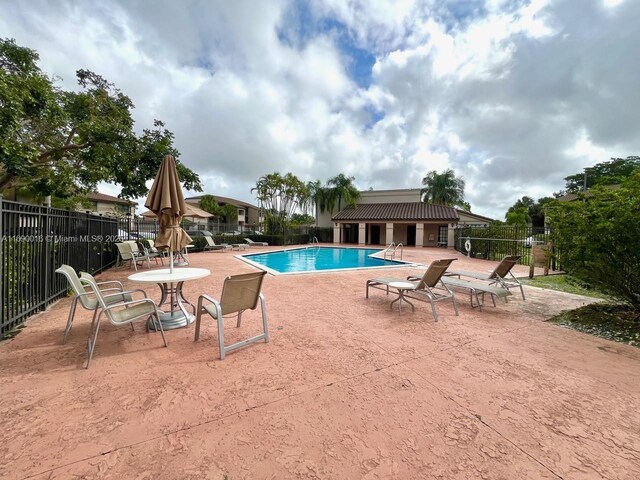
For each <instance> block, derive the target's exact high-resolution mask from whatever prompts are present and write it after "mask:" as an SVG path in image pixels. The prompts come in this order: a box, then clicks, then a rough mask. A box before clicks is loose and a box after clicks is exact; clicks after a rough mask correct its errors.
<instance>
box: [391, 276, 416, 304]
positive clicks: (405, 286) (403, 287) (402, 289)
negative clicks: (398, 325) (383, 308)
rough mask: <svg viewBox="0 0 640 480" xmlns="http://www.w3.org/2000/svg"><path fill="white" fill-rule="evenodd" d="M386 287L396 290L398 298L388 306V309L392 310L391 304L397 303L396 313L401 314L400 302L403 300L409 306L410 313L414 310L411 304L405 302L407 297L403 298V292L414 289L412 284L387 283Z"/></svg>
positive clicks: (402, 282) (400, 282) (401, 282)
mask: <svg viewBox="0 0 640 480" xmlns="http://www.w3.org/2000/svg"><path fill="white" fill-rule="evenodd" d="M388 286H389V287H391V288H395V289H396V290H398V298H396V299H395V300H394V301H392V302H391V304H389V308H393V304H394V303H396V302H398V312H402V301H403V300H404V301H405V302H407V303H408V304H409V305H411V311H412V312H413V311H414V310H415V307H414V306H413V303H411V302H410V301H409V300H407V297H405V296H404V292H405V291H407V290H415V289H416V286H415V284H414V283H412V282H404V281H398V282H389V284H388Z"/></svg>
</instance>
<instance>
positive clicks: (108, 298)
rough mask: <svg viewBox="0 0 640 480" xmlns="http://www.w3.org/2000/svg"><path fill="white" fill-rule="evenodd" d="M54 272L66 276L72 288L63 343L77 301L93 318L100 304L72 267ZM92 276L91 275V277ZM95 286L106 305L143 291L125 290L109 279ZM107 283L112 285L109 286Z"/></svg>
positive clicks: (127, 299)
mask: <svg viewBox="0 0 640 480" xmlns="http://www.w3.org/2000/svg"><path fill="white" fill-rule="evenodd" d="M56 273H60V274H61V275H64V276H65V277H66V278H67V281H68V282H69V286H70V287H71V289H72V290H73V293H74V297H73V301H72V302H71V309H70V310H69V316H68V317H67V325H66V327H65V329H64V337H63V339H62V343H63V344H65V343H66V342H67V338H68V337H69V333H70V332H71V327H72V326H73V319H74V317H75V314H76V307H77V306H78V302H80V305H82V307H83V308H84V309H85V310H90V311H93V319H94V320H95V318H96V315H97V314H98V310H100V308H101V307H100V304H99V303H98V300H97V299H96V297H95V295H94V294H93V292H92V291H87V290H86V288H85V286H84V285H83V284H82V282H81V281H80V278H78V275H77V273H76V271H75V270H74V269H73V267H71V266H69V265H62V266H61V267H60V268H58V269H57V270H56ZM91 278H93V277H91ZM94 281H95V280H94ZM96 285H97V287H98V288H99V289H100V292H101V293H102V294H103V297H104V299H105V303H106V304H107V305H113V304H115V303H120V302H128V301H131V300H132V297H131V294H132V293H133V292H143V293H144V291H143V290H127V291H125V290H124V288H123V286H122V283H120V282H119V281H117V280H111V281H108V282H100V283H96ZM109 285H113V286H112V287H109Z"/></svg>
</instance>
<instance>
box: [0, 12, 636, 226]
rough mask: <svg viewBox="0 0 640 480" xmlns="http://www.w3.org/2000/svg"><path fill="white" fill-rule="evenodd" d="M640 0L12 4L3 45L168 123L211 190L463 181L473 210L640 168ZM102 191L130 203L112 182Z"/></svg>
mask: <svg viewBox="0 0 640 480" xmlns="http://www.w3.org/2000/svg"><path fill="white" fill-rule="evenodd" d="M638 19H640V0H558V1H552V0H530V1H529V0H484V1H482V0H422V1H412V0H323V1H320V0H318V1H315V0H311V1H302V0H299V1H295V0H294V1H277V0H273V1H271V0H259V1H258V0H246V1H244V0H234V1H228V0H219V1H211V0H209V1H205V0H203V1H195V0H192V1H188V0H184V1H175V0H174V1H152V0H147V1H144V0H138V1H135V0H120V1H118V0H100V1H98V0H96V1H75V2H65V1H61V0H59V1H55V2H51V1H35V0H29V1H27V0H24V1H22V0H0V36H2V37H12V38H15V39H16V41H17V43H18V44H19V45H23V46H28V47H30V48H33V49H35V50H37V51H38V52H39V54H40V57H41V62H40V66H41V68H42V69H43V70H44V71H45V72H47V73H49V74H53V75H57V76H59V77H61V79H62V80H61V81H60V83H61V85H62V86H63V87H64V88H68V89H72V88H76V86H75V71H76V70H77V69H79V68H87V69H90V70H93V71H94V72H96V73H99V74H101V75H102V76H104V77H105V78H107V79H108V80H109V81H111V82H113V83H115V84H116V85H117V86H118V87H119V88H120V89H121V90H123V91H124V92H125V93H126V94H127V95H129V96H130V97H131V99H132V100H133V102H134V103H135V105H136V108H135V110H134V118H135V120H136V125H137V128H138V129H139V130H142V129H143V128H145V127H149V126H151V125H152V122H153V119H154V118H158V119H161V120H164V121H165V122H166V124H167V127H168V128H169V129H170V130H171V131H173V132H174V133H175V135H176V141H175V143H176V146H177V148H178V149H179V150H180V152H181V157H180V159H181V161H182V162H184V163H185V164H186V165H187V166H189V167H190V168H192V169H193V170H195V171H196V172H198V173H199V174H200V176H201V179H202V180H203V183H204V186H205V191H206V192H207V193H212V194H218V195H223V196H229V197H234V198H238V199H242V200H245V201H250V202H253V201H254V199H253V196H252V194H251V192H250V189H251V187H252V186H254V185H255V182H256V180H257V179H258V178H259V177H260V176H261V175H263V174H266V173H271V172H274V171H277V172H280V173H282V174H284V173H287V172H289V171H290V172H292V173H294V174H295V175H297V176H298V177H299V178H301V179H302V180H305V181H307V180H316V179H319V180H321V181H323V182H324V181H326V180H327V179H328V178H329V177H331V176H334V175H336V174H338V173H345V174H348V175H352V176H354V177H355V184H356V186H357V187H358V188H360V189H363V190H366V189H369V188H370V187H372V188H374V189H389V188H417V187H420V183H421V179H422V177H424V176H425V175H426V173H427V172H429V171H430V170H438V171H441V170H443V169H445V168H452V169H453V170H454V171H455V172H456V174H457V175H459V176H462V177H463V178H464V179H465V181H466V182H467V187H466V197H467V200H468V201H469V202H470V203H471V206H472V210H473V211H474V212H477V213H480V214H483V215H488V216H492V217H495V218H503V216H504V212H505V210H506V209H507V208H508V207H509V206H510V205H511V204H513V202H514V201H515V200H516V199H517V198H519V197H521V196H522V195H529V196H532V197H534V198H538V197H541V196H545V195H550V194H551V193H552V192H554V191H557V190H560V189H561V188H562V187H563V185H564V182H563V181H562V178H563V177H565V176H567V175H569V174H572V173H577V172H579V171H581V170H582V168H583V167H586V166H590V165H593V164H595V163H597V162H601V161H605V160H608V159H609V158H610V157H626V156H629V155H640V114H639V112H640V62H639V58H640V57H639V53H638V45H640V28H638V22H637V20H638ZM103 191H105V192H106V193H113V194H117V193H119V190H118V189H117V188H116V187H114V186H104V188H103Z"/></svg>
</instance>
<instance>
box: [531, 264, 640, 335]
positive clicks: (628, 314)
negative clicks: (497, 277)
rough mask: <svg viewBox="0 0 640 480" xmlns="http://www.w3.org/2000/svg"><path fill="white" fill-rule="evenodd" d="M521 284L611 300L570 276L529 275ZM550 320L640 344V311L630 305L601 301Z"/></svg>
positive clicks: (563, 313) (585, 331) (589, 332)
mask: <svg viewBox="0 0 640 480" xmlns="http://www.w3.org/2000/svg"><path fill="white" fill-rule="evenodd" d="M522 283H524V284H526V285H530V286H532V287H538V288H546V289H549V290H557V291H560V292H567V293H574V294H577V295H585V296H587V297H592V298H598V299H602V300H609V301H611V298H610V297H608V296H607V295H605V294H603V293H601V292H599V291H597V290H594V289H593V288H591V287H590V286H589V285H587V284H585V283H584V282H581V281H580V280H578V279H576V278H573V277H572V276H570V275H548V276H544V277H543V276H540V277H534V278H527V279H522ZM548 322H550V323H555V324H556V325H560V326H563V327H566V328H571V329H573V330H577V331H579V332H583V333H588V334H590V335H595V336H598V337H602V338H606V339H607V340H613V341H614V342H620V343H626V344H627V345H633V346H635V347H640V314H639V313H638V312H636V311H634V310H632V309H631V308H630V307H629V306H628V305H617V304H611V303H603V302H602V303H601V302H598V303H594V304H591V305H586V306H584V307H580V308H577V309H575V310H568V311H566V312H562V313H560V314H559V315H556V316H555V317H553V318H550V319H549V320H548Z"/></svg>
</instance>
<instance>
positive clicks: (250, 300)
mask: <svg viewBox="0 0 640 480" xmlns="http://www.w3.org/2000/svg"><path fill="white" fill-rule="evenodd" d="M266 273H267V272H254V273H244V274H240V275H231V276H229V277H227V278H225V280H224V285H223V286H222V295H221V296H220V300H219V301H218V300H216V299H214V298H212V297H210V296H209V295H200V298H198V307H197V309H196V312H197V313H196V332H195V338H194V341H197V340H198V339H199V338H200V322H201V320H202V314H203V313H208V314H209V315H211V316H212V317H213V318H214V319H215V320H216V321H217V323H218V348H219V350H220V360H224V357H225V355H226V354H227V353H229V352H231V351H233V350H236V349H238V348H240V347H244V346H245V345H249V344H250V343H254V342H257V341H260V340H264V341H265V343H266V342H268V341H269V326H268V324H267V310H266V304H265V299H264V295H262V293H261V292H260V289H261V288H262V281H263V279H264V276H265V275H266ZM258 301H260V310H261V311H262V328H263V333H261V334H260V335H256V336H254V337H251V338H249V339H247V340H242V341H239V342H236V343H234V344H232V345H228V346H225V344H224V318H226V316H229V315H234V316H235V315H236V314H237V319H238V320H237V323H236V327H237V328H239V327H240V321H241V319H242V312H244V311H245V310H255V309H256V307H257V306H258Z"/></svg>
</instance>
